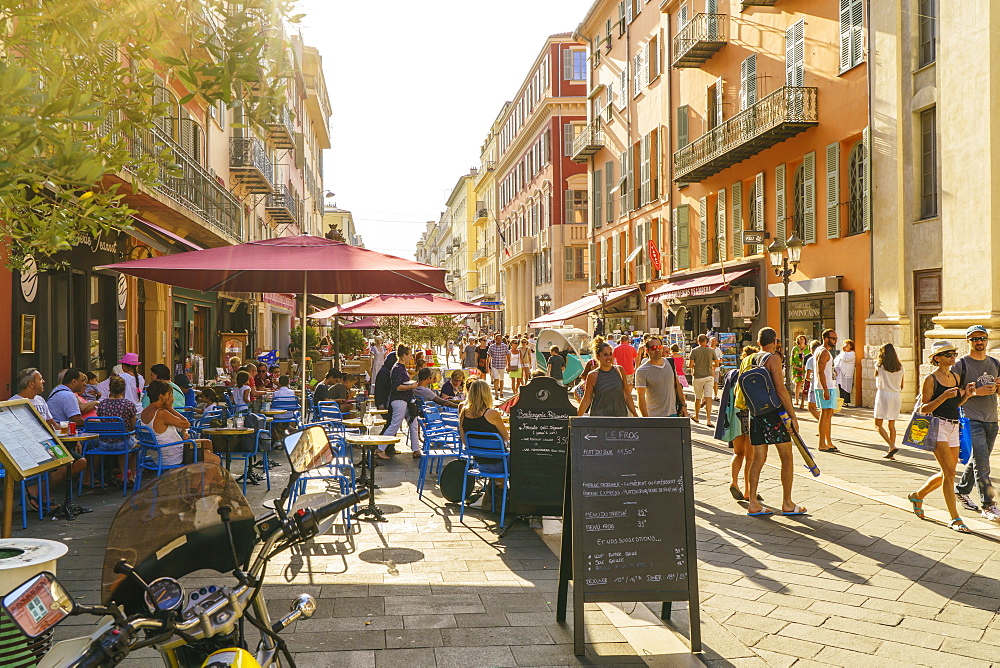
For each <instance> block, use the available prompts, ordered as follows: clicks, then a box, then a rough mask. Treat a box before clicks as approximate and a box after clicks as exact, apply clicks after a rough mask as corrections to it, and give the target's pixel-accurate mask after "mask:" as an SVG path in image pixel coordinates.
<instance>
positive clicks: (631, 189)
mask: <svg viewBox="0 0 1000 668" xmlns="http://www.w3.org/2000/svg"><path fill="white" fill-rule="evenodd" d="M625 161H626V162H627V163H628V181H627V182H626V185H628V190H627V193H628V211H632V210H633V209H635V208H637V205H636V203H635V201H636V199H637V198H638V197H639V187H638V183H637V182H636V179H635V146H634V145H633V146H631V147H629V149H628V150H627V151H625Z"/></svg>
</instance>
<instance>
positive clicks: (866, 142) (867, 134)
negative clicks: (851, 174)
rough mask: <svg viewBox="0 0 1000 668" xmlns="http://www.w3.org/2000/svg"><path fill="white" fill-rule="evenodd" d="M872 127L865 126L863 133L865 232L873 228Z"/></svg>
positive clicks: (862, 226)
mask: <svg viewBox="0 0 1000 668" xmlns="http://www.w3.org/2000/svg"><path fill="white" fill-rule="evenodd" d="M871 136H872V135H871V128H870V127H868V128H865V129H864V132H862V134H861V141H862V157H863V158H864V161H865V165H864V170H863V172H862V173H863V174H864V180H865V182H864V183H863V184H862V186H863V187H862V189H861V191H862V192H863V193H864V198H865V201H864V204H863V206H862V207H861V215H862V218H861V229H863V230H864V231H865V232H867V231H868V230H870V229H871V228H872V140H871Z"/></svg>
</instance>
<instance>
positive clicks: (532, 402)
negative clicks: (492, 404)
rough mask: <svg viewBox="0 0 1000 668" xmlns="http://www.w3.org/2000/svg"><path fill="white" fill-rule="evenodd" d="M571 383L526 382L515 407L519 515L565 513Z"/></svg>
mask: <svg viewBox="0 0 1000 668" xmlns="http://www.w3.org/2000/svg"><path fill="white" fill-rule="evenodd" d="M571 415H576V408H575V407H574V406H573V404H572V402H570V400H569V395H568V394H567V392H566V388H565V387H563V386H562V385H560V384H559V383H558V382H556V380H555V379H553V378H549V377H543V378H535V379H533V380H532V381H531V382H530V383H528V384H527V385H525V386H524V387H522V388H521V391H520V393H519V395H518V399H517V403H515V404H514V406H513V407H512V408H511V409H510V502H509V503H510V509H511V512H512V513H514V514H515V515H536V516H542V515H547V516H560V515H562V512H563V484H564V482H565V480H566V460H567V456H566V453H567V451H568V450H569V416H571Z"/></svg>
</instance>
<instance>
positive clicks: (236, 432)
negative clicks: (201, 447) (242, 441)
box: [201, 427, 253, 471]
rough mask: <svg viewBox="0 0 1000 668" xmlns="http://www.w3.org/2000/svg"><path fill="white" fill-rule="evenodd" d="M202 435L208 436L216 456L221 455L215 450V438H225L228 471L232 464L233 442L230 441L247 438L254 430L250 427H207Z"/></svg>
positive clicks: (202, 431)
mask: <svg viewBox="0 0 1000 668" xmlns="http://www.w3.org/2000/svg"><path fill="white" fill-rule="evenodd" d="M201 433H202V435H203V436H204V435H205V434H207V435H208V438H209V439H210V440H211V441H212V451H213V452H214V453H215V454H219V451H218V450H216V449H215V443H216V441H215V438H213V437H215V436H219V437H224V438H225V440H224V442H225V444H226V448H225V449H226V470H227V471H228V470H229V465H230V464H231V463H232V457H230V456H229V451H230V450H232V448H231V447H230V446H231V444H232V441H230V440H229V439H230V438H231V437H233V436H246V435H247V434H252V433H253V429H250V428H248V427H205V428H204V429H202V430H201Z"/></svg>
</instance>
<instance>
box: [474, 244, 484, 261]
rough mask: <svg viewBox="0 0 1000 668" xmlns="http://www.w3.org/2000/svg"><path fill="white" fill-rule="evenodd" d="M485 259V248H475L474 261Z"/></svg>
mask: <svg viewBox="0 0 1000 668" xmlns="http://www.w3.org/2000/svg"><path fill="white" fill-rule="evenodd" d="M485 257H486V246H485V245H484V246H476V255H475V259H476V260H482V259H484V258H485Z"/></svg>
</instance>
